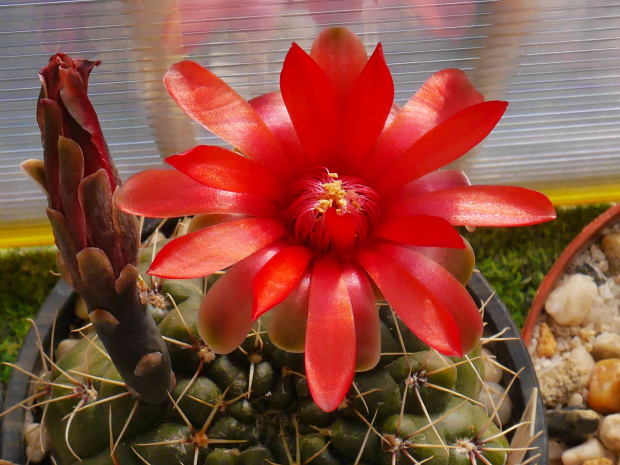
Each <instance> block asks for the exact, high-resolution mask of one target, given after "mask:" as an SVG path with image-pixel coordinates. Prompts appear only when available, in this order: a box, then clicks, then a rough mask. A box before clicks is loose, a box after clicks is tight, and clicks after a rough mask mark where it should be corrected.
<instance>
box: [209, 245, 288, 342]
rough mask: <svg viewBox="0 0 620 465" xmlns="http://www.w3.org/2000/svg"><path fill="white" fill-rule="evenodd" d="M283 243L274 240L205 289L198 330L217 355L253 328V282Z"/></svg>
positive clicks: (240, 340)
mask: <svg viewBox="0 0 620 465" xmlns="http://www.w3.org/2000/svg"><path fill="white" fill-rule="evenodd" d="M285 246H286V245H285V244H283V243H282V242H276V243H274V244H272V245H269V246H267V247H264V248H262V249H261V250H259V251H258V252H256V253H255V254H252V255H250V256H249V257H247V258H246V259H244V260H242V261H240V262H239V263H237V264H236V265H235V266H233V267H232V268H230V269H229V270H228V271H227V272H226V273H225V274H224V276H222V277H221V278H220V279H218V280H217V281H216V282H215V284H213V286H212V287H211V288H210V289H209V290H208V291H207V294H206V295H205V297H204V299H203V301H202V304H201V305H200V310H199V312H198V333H199V334H200V337H202V338H203V339H204V340H205V342H206V343H207V344H209V346H210V347H211V348H212V349H213V350H214V351H215V352H216V353H218V354H227V353H229V352H232V351H233V350H235V349H236V348H237V347H238V346H239V345H241V343H242V342H243V341H244V340H245V338H246V336H247V335H248V332H249V331H250V329H251V328H252V324H253V323H252V281H253V280H254V277H255V276H256V274H257V273H258V272H259V270H260V269H261V268H262V267H263V266H264V265H265V263H267V261H269V259H270V258H271V257H273V256H274V255H275V254H276V253H277V252H278V251H279V250H281V249H282V248H283V247H285Z"/></svg>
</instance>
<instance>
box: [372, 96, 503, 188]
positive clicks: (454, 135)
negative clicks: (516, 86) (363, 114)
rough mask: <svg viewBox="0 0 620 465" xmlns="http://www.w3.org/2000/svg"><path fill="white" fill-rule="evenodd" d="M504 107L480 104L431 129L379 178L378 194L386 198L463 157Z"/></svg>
mask: <svg viewBox="0 0 620 465" xmlns="http://www.w3.org/2000/svg"><path fill="white" fill-rule="evenodd" d="M507 106H508V103H506V102H498V101H493V102H483V103H479V104H478V105H474V106H471V107H469V108H466V109H465V110H463V111H461V112H459V113H457V114H456V115H454V116H452V117H450V118H448V119H447V120H446V121H444V122H443V123H441V124H440V125H439V126H437V127H435V128H433V129H431V130H430V131H428V132H427V133H426V134H424V136H422V137H421V138H420V139H419V140H418V141H417V142H416V143H414V144H413V145H412V146H411V147H410V148H409V149H408V150H407V151H406V152H405V153H404V154H403V155H401V156H400V157H399V158H398V160H396V161H395V162H394V163H392V165H391V166H390V167H389V169H388V170H387V171H386V172H385V173H384V174H382V175H381V176H380V177H379V182H378V184H377V185H376V190H377V192H378V193H379V194H380V195H382V196H384V197H385V198H389V195H390V194H391V193H395V192H396V191H397V190H398V189H399V188H401V187H402V186H404V185H405V184H407V183H408V182H410V181H412V180H414V179H416V178H419V177H421V176H424V175H425V174H428V173H430V172H432V171H435V170H437V169H439V168H441V167H443V166H445V165H447V164H448V163H450V162H453V161H454V160H456V159H457V158H459V157H460V156H462V155H464V154H465V153H467V152H468V151H469V150H471V149H472V148H474V147H475V146H476V145H478V144H479V143H480V142H481V141H482V140H483V139H484V138H485V137H486V136H487V135H489V133H490V132H491V130H492V129H493V128H494V127H495V125H496V124H497V123H498V122H499V120H500V118H501V117H502V115H503V114H504V112H505V111H506V107H507Z"/></svg>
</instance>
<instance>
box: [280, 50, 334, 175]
mask: <svg viewBox="0 0 620 465" xmlns="http://www.w3.org/2000/svg"><path fill="white" fill-rule="evenodd" d="M280 89H281V91H282V98H283V99H284V103H285V104H286V109H287V110H288V113H289V115H290V116H291V121H293V126H294V127H295V131H296V132H297V135H298V136H299V140H300V141H301V144H302V146H303V147H304V151H305V153H306V166H308V167H309V168H312V167H314V166H323V165H325V163H326V162H327V161H328V160H330V159H332V158H333V157H334V156H336V155H337V152H338V147H337V145H336V144H337V142H338V138H337V136H338V131H339V129H340V127H339V117H338V111H339V109H338V107H337V105H336V99H335V95H334V91H333V89H332V87H331V84H330V82H329V79H328V77H327V75H326V74H325V72H324V71H323V70H322V69H321V68H320V67H319V65H317V64H316V63H315V62H314V60H313V59H312V58H310V56H309V55H308V54H307V53H306V52H304V51H303V50H302V49H301V48H300V47H299V46H298V45H297V44H295V43H294V44H293V46H292V47H291V49H290V51H289V52H288V54H287V55H286V58H285V60H284V65H283V66H282V72H281V73H280Z"/></svg>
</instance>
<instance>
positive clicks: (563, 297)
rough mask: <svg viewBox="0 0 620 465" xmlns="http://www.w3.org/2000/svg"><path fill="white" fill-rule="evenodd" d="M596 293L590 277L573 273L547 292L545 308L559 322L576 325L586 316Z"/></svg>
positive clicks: (596, 290)
mask: <svg viewBox="0 0 620 465" xmlns="http://www.w3.org/2000/svg"><path fill="white" fill-rule="evenodd" d="M597 294H598V288H597V286H596V283H595V282H594V279H593V278H592V277H590V276H586V275H584V274H580V273H578V274H574V275H572V276H570V277H569V278H568V279H566V280H565V281H563V282H562V283H561V284H560V286H558V287H557V288H555V289H554V290H553V291H552V292H551V293H550V294H549V297H547V301H546V303H545V309H546V310H547V313H549V314H550V315H551V316H552V317H553V319H554V320H555V321H556V322H558V323H559V324H561V325H567V326H578V325H580V324H581V323H582V322H583V320H584V319H585V318H586V316H588V313H589V312H590V308H591V307H592V305H593V304H594V299H595V298H596V296H597Z"/></svg>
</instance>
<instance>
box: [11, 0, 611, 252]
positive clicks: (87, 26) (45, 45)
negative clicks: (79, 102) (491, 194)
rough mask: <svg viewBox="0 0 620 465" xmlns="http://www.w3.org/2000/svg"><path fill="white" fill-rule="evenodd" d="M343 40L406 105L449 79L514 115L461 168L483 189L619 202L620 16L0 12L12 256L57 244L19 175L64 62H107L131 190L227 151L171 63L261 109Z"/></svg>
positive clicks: (101, 109) (356, 5)
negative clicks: (197, 117) (465, 78)
mask: <svg viewBox="0 0 620 465" xmlns="http://www.w3.org/2000/svg"><path fill="white" fill-rule="evenodd" d="M333 24H339V25H345V26H348V27H350V28H351V29H353V30H354V31H355V32H357V33H358V34H359V35H360V36H361V37H362V39H363V40H364V43H365V44H366V45H367V47H368V49H369V51H371V50H372V49H373V48H374V46H375V45H376V43H377V42H379V41H380V42H382V43H383V47H384V51H385V55H386V59H387V62H388V64H389V66H390V69H391V70H392V73H393V75H394V80H395V85H396V101H397V103H400V104H404V103H405V102H406V101H407V100H408V99H409V97H411V96H412V95H413V94H414V93H415V91H416V90H417V89H418V88H419V86H420V85H421V84H422V83H423V82H424V81H425V80H426V79H427V78H428V77H429V76H430V75H431V74H432V73H433V72H435V71H438V70H440V69H442V68H447V67H458V68H461V69H463V70H464V71H465V72H466V73H467V74H468V75H469V77H470V78H471V79H472V81H473V82H474V84H475V85H476V86H477V87H478V88H479V90H480V91H481V92H482V93H483V94H484V95H485V96H486V98H487V99H498V98H499V99H505V100H508V101H509V102H510V106H509V109H508V111H507V113H506V115H505V117H504V118H503V119H502V121H501V122H500V124H499V125H498V127H497V128H496V129H495V130H494V131H493V133H492V134H491V135H490V136H489V137H488V138H487V139H486V141H485V142H484V143H483V144H482V145H481V146H480V147H479V148H477V149H476V150H475V151H474V152H472V153H470V154H469V155H468V156H467V157H465V158H464V159H463V160H461V161H459V166H460V167H463V168H465V169H466V171H467V172H468V174H469V175H470V178H471V180H472V182H474V183H477V184H513V185H521V186H525V187H531V188H535V189H539V190H543V191H545V192H546V193H547V194H549V195H550V196H551V197H552V199H553V200H554V201H555V202H556V203H579V202H588V201H598V200H617V199H620V143H619V142H620V100H619V96H620V3H618V2H614V1H607V0H536V1H534V0H479V1H471V0H463V1H456V0H455V1H441V0H307V1H303V0H267V1H259V0H246V1H227V0H162V1H157V2H156V1H147V0H66V1H41V2H32V1H15V0H13V1H7V0H0V245H6V244H9V243H26V242H30V243H33V242H37V241H45V240H49V236H47V231H48V230H47V229H46V228H45V227H43V229H37V228H40V227H41V225H42V224H44V222H45V216H44V215H45V214H44V206H45V199H44V197H43V194H42V193H40V192H39V191H38V190H37V188H36V187H35V186H34V185H33V184H32V183H31V182H30V181H29V180H27V179H25V178H24V176H23V175H22V174H21V172H20V170H19V163H20V162H21V161H23V160H25V159H27V158H33V157H41V156H42V150H41V142H40V136H39V131H38V128H37V126H36V121H35V116H34V115H35V106H36V98H37V96H38V93H39V88H40V82H39V80H38V76H37V72H38V70H39V69H40V68H41V67H42V66H43V65H44V64H45V63H46V62H47V60H48V58H49V56H50V55H51V54H53V53H55V52H57V51H64V52H67V53H71V54H72V55H73V56H75V57H83V58H88V59H91V60H95V59H99V60H102V61H103V65H102V66H101V67H99V68H98V69H96V70H95V71H94V72H93V75H92V77H91V80H90V86H89V93H90V95H91V99H92V100H93V102H94V104H95V108H96V109H97V111H98V113H99V117H100V120H101V124H102V126H103V129H104V134H105V135H106V138H107V141H108V144H109V146H110V149H111V151H112V154H113V156H114V159H115V161H116V163H117V165H118V168H119V171H120V174H121V176H122V177H123V178H127V177H128V176H129V175H130V174H132V173H135V172H136V171H139V170H141V169H144V168H147V167H154V166H158V165H160V164H161V161H162V158H161V157H162V156H163V155H169V154H172V153H175V152H178V151H181V150H184V149H187V148H189V147H192V146H193V145H195V144H196V143H197V142H205V141H208V143H210V144H216V143H219V142H218V141H217V140H216V139H215V138H213V137H212V136H211V135H210V134H208V133H207V131H205V130H204V129H202V128H200V127H198V126H196V125H195V124H193V123H190V121H189V119H188V118H187V117H185V115H183V114H182V113H181V112H180V111H179V110H178V109H177V108H176V106H175V104H174V103H173V102H172V101H171V99H169V97H168V95H167V93H166V91H165V89H164V88H163V85H162V83H161V79H162V76H163V73H164V72H165V71H166V70H167V69H168V67H169V66H170V65H171V64H172V63H174V62H176V61H178V60H181V59H183V58H185V57H190V58H192V59H193V60H196V61H198V62H199V63H201V64H202V65H204V66H206V67H208V68H209V69H210V70H212V71H213V72H214V73H215V74H217V75H218V76H220V77H221V78H223V79H224V80H225V81H226V82H228V83H229V84H230V85H231V86H232V87H233V88H235V89H236V90H237V91H238V92H239V93H240V94H242V95H243V96H244V97H246V98H248V99H249V98H252V97H255V96H257V95H259V94H261V93H264V92H267V91H271V90H276V89H277V86H278V79H279V71H280V68H281V64H282V60H283V59H284V56H285V54H286V51H287V50H288V48H289V47H290V44H291V42H292V41H296V42H297V43H298V44H299V45H300V46H302V47H303V48H304V49H306V50H309V47H310V44H311V43H312V38H313V37H314V36H315V35H316V33H317V31H318V30H319V29H320V28H321V27H323V26H327V25H333ZM154 187H155V186H154ZM16 237H17V238H16ZM7 238H8V239H7ZM11 241H12V242H11Z"/></svg>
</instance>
